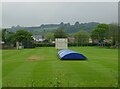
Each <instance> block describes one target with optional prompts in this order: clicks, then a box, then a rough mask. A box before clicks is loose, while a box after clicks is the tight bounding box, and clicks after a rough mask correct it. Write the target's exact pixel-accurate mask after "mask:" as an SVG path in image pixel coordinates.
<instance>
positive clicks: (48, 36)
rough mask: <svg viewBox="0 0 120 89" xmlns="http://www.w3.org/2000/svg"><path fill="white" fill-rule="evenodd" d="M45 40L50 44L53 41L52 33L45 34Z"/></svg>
mask: <svg viewBox="0 0 120 89" xmlns="http://www.w3.org/2000/svg"><path fill="white" fill-rule="evenodd" d="M45 39H46V40H48V42H51V41H53V40H54V33H47V34H46V35H45Z"/></svg>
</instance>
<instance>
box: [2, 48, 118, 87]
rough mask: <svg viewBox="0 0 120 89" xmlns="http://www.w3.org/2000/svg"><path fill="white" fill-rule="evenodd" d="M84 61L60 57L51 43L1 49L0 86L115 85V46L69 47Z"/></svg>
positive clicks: (116, 74)
mask: <svg viewBox="0 0 120 89" xmlns="http://www.w3.org/2000/svg"><path fill="white" fill-rule="evenodd" d="M69 49H71V50H74V51H77V52H80V53H82V54H84V55H85V56H87V57H88V60H86V61H80V60H79V61H74V60H69V61H68V60H67V61H62V60H60V59H59V58H58V57H57V52H58V50H56V49H55V48H54V47H40V48H35V49H22V50H3V54H2V56H3V60H2V63H3V64H2V65H3V72H2V73H3V75H2V77H3V81H2V82H3V83H2V85H3V87H115V86H117V81H118V50H117V49H107V48H99V47H70V48H69Z"/></svg>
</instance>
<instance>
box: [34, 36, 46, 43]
mask: <svg viewBox="0 0 120 89" xmlns="http://www.w3.org/2000/svg"><path fill="white" fill-rule="evenodd" d="M32 37H33V39H34V41H36V42H43V41H44V40H45V39H44V38H43V36H42V35H33V36H32Z"/></svg>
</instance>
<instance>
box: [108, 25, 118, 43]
mask: <svg viewBox="0 0 120 89" xmlns="http://www.w3.org/2000/svg"><path fill="white" fill-rule="evenodd" d="M109 36H110V37H111V39H112V45H116V44H118V43H119V42H118V40H119V39H118V37H119V26H118V24H117V23H112V24H110V25H109Z"/></svg>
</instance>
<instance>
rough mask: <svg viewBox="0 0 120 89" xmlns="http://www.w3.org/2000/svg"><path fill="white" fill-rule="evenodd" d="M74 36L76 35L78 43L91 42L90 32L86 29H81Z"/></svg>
mask: <svg viewBox="0 0 120 89" xmlns="http://www.w3.org/2000/svg"><path fill="white" fill-rule="evenodd" d="M74 37H75V41H76V43H78V44H81V45H82V44H87V43H89V33H88V32H86V31H83V30H82V31H80V32H78V33H75V34H74Z"/></svg>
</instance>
